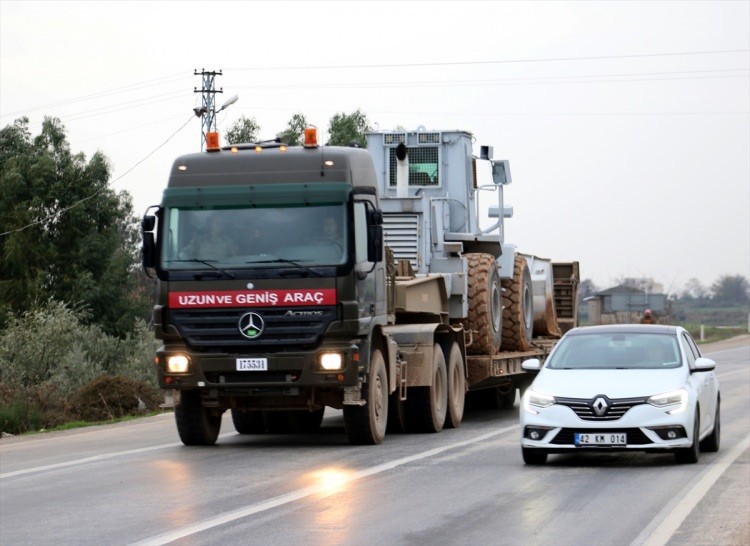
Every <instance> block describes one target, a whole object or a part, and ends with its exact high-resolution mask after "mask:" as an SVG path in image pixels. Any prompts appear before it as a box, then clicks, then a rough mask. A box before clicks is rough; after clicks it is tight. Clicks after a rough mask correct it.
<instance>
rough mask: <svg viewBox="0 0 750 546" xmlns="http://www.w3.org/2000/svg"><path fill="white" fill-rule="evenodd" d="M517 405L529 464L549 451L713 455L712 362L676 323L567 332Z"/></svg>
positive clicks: (682, 457) (715, 398) (536, 367)
mask: <svg viewBox="0 0 750 546" xmlns="http://www.w3.org/2000/svg"><path fill="white" fill-rule="evenodd" d="M522 367H523V369H525V370H527V371H531V372H533V371H538V373H537V375H536V377H535V378H534V380H533V382H532V383H531V385H530V386H529V388H528V389H526V392H525V393H524V394H523V398H522V403H521V410H520V411H521V450H522V453H523V460H524V462H525V463H526V464H544V463H545V462H546V461H547V454H549V453H574V452H583V451H586V452H592V451H599V450H603V451H604V450H605V451H652V452H661V451H671V452H674V454H675V457H676V459H677V462H680V463H695V462H697V461H698V456H699V452H700V451H718V450H719V440H720V418H719V408H720V402H721V396H720V394H719V382H718V380H717V379H716V373H715V371H714V370H715V368H716V363H715V362H714V361H713V360H710V359H708V358H703V357H701V354H700V351H699V350H698V347H697V345H696V344H695V341H694V340H693V338H692V337H691V336H690V334H689V333H688V332H687V331H686V330H685V329H684V328H680V327H678V326H661V325H651V324H648V325H646V324H643V325H642V324H617V325H610V326H586V327H581V328H574V329H572V330H570V331H568V332H567V333H566V334H565V335H564V336H563V338H562V339H561V340H560V341H559V342H558V344H557V345H556V346H555V348H554V349H553V350H552V352H551V353H550V355H549V356H548V357H547V360H546V361H545V363H544V365H543V366H542V365H541V363H540V361H539V360H538V359H531V360H526V361H524V362H523V363H522Z"/></svg>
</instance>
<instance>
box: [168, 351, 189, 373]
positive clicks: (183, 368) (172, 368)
mask: <svg viewBox="0 0 750 546" xmlns="http://www.w3.org/2000/svg"><path fill="white" fill-rule="evenodd" d="M189 367H190V359H189V358H188V357H187V356H185V355H169V356H168V357H167V372H168V373H187V371H188V368H189Z"/></svg>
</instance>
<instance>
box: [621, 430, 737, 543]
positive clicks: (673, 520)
mask: <svg viewBox="0 0 750 546" xmlns="http://www.w3.org/2000/svg"><path fill="white" fill-rule="evenodd" d="M748 447H750V434H748V435H747V436H745V437H744V438H743V439H742V441H741V442H739V443H738V444H737V445H736V446H734V447H733V448H732V450H731V451H729V453H727V454H726V455H724V456H723V457H722V458H721V459H719V460H718V461H716V462H715V463H712V464H711V465H710V466H709V467H708V469H707V470H706V471H704V473H703V475H702V476H701V478H700V479H699V480H698V482H697V483H695V485H692V486H688V490H687V491H686V490H684V489H683V491H681V492H680V493H679V494H678V495H677V497H675V498H679V499H681V500H680V501H679V502H677V503H676V505H675V504H674V503H670V504H668V505H667V506H665V507H664V509H663V510H662V511H661V512H659V514H657V516H656V517H655V518H654V519H653V520H651V523H650V524H649V525H648V526H647V527H646V528H645V529H644V530H643V532H642V533H641V534H640V535H638V536H637V537H636V539H635V540H634V541H633V542H631V546H641V545H644V546H664V545H665V544H667V543H668V542H669V541H670V539H671V538H672V536H674V534H675V532H677V530H678V529H679V528H680V525H682V523H683V522H684V521H685V519H686V518H687V517H688V516H689V515H690V512H692V511H693V509H694V508H695V507H696V506H697V505H698V503H699V502H700V501H701V500H702V499H703V497H705V496H706V494H707V493H708V492H709V490H710V489H711V487H713V485H714V484H715V483H716V482H717V481H718V480H719V478H720V477H721V476H722V474H724V472H726V471H727V469H728V468H729V467H730V466H731V465H732V463H734V461H735V460H737V458H738V457H739V456H740V455H741V454H742V453H743V452H744V451H745V450H746V449H747V448H748ZM657 522H658V523H657ZM654 525H656V528H655V529H653V531H652V530H651V529H652V528H653V527H654Z"/></svg>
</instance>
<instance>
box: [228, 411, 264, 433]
mask: <svg viewBox="0 0 750 546" xmlns="http://www.w3.org/2000/svg"><path fill="white" fill-rule="evenodd" d="M232 423H233V424H234V430H236V431H237V432H238V433H239V434H263V433H264V432H265V431H266V424H265V422H264V421H263V412H262V411H250V410H243V409H238V408H233V409H232Z"/></svg>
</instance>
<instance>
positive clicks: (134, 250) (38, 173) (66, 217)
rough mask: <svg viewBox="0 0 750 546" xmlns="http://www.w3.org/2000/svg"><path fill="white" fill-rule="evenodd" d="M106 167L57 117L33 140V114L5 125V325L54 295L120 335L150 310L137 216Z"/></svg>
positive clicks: (0, 181) (1, 281)
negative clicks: (77, 145)
mask: <svg viewBox="0 0 750 546" xmlns="http://www.w3.org/2000/svg"><path fill="white" fill-rule="evenodd" d="M109 171H110V167H109V163H108V160H107V158H106V157H105V156H104V155H103V154H101V153H100V152H96V153H95V154H94V155H93V156H92V158H91V160H90V161H88V162H87V161H86V158H85V156H84V154H82V153H79V154H75V155H74V154H73V153H71V151H70V147H69V144H68V142H67V140H66V136H65V128H64V126H63V125H62V123H61V122H60V120H59V119H56V118H45V120H44V122H43V124H42V128H41V132H40V134H39V135H37V136H36V137H34V138H33V139H32V137H31V133H30V132H29V128H28V119H27V118H21V119H19V120H16V121H15V122H14V124H13V125H9V126H6V127H5V128H3V129H2V130H0V327H2V326H3V325H4V324H5V322H6V320H7V318H8V315H9V313H11V312H13V313H22V312H25V311H27V310H29V309H31V308H32V307H34V305H35V303H38V302H43V301H47V300H48V299H50V298H53V299H55V300H58V301H62V302H67V303H69V304H70V305H72V306H74V307H76V308H83V309H86V310H87V311H88V316H90V317H91V319H90V320H91V321H92V322H95V323H97V324H99V325H100V326H101V327H102V328H103V329H104V330H105V331H106V332H108V333H112V334H115V335H119V336H124V335H126V334H127V333H128V332H130V331H131V330H132V328H133V327H134V323H135V320H136V318H142V317H144V316H147V314H148V308H149V306H150V301H149V298H148V294H144V291H143V290H142V287H141V286H139V284H140V283H141V281H140V279H139V277H138V262H139V255H138V253H139V250H138V238H139V228H138V220H137V219H136V218H135V217H134V216H133V215H132V202H131V198H130V195H129V194H128V193H127V192H122V193H119V194H116V193H115V192H113V191H112V190H111V189H110V188H109V187H108V181H109V176H110V172H109Z"/></svg>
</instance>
